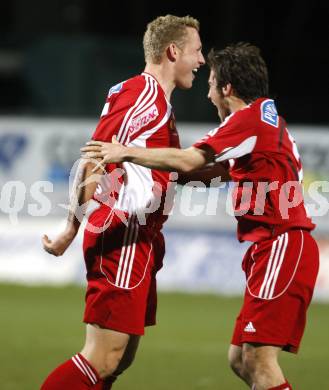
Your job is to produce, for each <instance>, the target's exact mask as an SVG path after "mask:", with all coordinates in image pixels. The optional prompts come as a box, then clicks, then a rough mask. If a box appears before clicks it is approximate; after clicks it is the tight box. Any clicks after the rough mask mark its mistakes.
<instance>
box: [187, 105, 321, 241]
mask: <svg viewBox="0 0 329 390" xmlns="http://www.w3.org/2000/svg"><path fill="white" fill-rule="evenodd" d="M203 145H208V146H210V147H211V148H212V149H213V151H214V152H215V161H217V162H224V161H225V163H224V164H226V165H227V168H228V169H229V172H230V175H231V177H232V179H233V181H234V182H235V188H234V191H233V207H234V212H235V216H236V218H237V220H238V239H239V240H240V241H245V240H247V241H253V242H257V241H259V240H262V239H265V238H270V237H273V236H276V235H278V234H281V233H283V232H285V231H287V230H289V229H292V228H302V229H307V230H312V229H314V227H315V225H314V224H313V223H312V221H311V219H310V218H309V217H308V216H307V214H306V210H305V207H304V201H303V196H302V187H301V183H302V175H303V174H302V165H301V161H300V157H299V154H298V150H297V146H296V143H295V141H294V139H293V138H292V136H291V135H290V134H289V132H288V129H287V128H286V124H285V121H284V119H283V118H281V117H280V116H279V115H278V113H277V110H276V107H275V104H274V101H273V100H271V99H267V98H260V99H257V100H256V101H255V102H253V103H252V104H250V105H248V106H247V107H245V108H243V109H241V110H239V111H237V112H235V113H233V114H231V115H230V116H228V117H227V118H226V119H225V121H224V122H223V123H222V124H221V125H220V126H219V127H218V128H216V129H214V130H213V131H211V132H210V133H209V134H208V135H207V136H206V137H204V138H203V139H202V140H200V141H199V142H197V143H196V144H195V145H194V146H195V147H199V148H200V147H202V146H203Z"/></svg>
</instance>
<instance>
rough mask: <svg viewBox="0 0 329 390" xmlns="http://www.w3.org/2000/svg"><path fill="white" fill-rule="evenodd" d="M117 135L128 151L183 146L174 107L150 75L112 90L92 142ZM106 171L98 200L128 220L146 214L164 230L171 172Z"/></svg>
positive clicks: (135, 167) (112, 167) (142, 169)
mask: <svg viewBox="0 0 329 390" xmlns="http://www.w3.org/2000/svg"><path fill="white" fill-rule="evenodd" d="M113 135H116V136H117V140H118V141H119V142H120V143H122V144H123V145H126V146H128V147H130V146H138V147H144V148H147V147H151V148H161V147H175V148H179V147H180V143H179V137H178V133H177V130H176V125H175V118H174V114H173V112H172V107H171V105H170V103H169V102H168V100H167V99H166V96H165V93H164V91H163V89H162V88H161V86H160V84H159V83H158V82H157V80H156V79H155V78H154V77H152V76H151V75H150V74H147V73H142V74H141V75H138V76H135V77H133V78H131V79H129V80H127V81H123V82H121V83H119V84H117V85H115V86H114V87H112V88H111V89H110V91H109V94H108V96H107V99H106V103H105V106H104V109H103V112H102V114H101V119H100V121H99V124H98V126H97V128H96V131H95V133H94V135H93V137H92V139H94V140H98V141H105V142H111V140H112V136H113ZM116 168H121V170H120V169H119V170H117V169H116ZM106 171H107V172H108V173H109V175H105V176H104V178H103V180H102V183H101V184H100V185H99V186H98V188H97V189H96V192H95V195H94V198H95V199H96V200H97V201H99V202H102V203H107V204H108V205H109V206H110V207H112V208H114V209H117V210H121V211H124V212H127V213H128V214H129V215H132V214H135V213H137V214H139V215H143V213H144V214H145V213H146V214H147V215H148V221H150V220H152V221H153V223H156V224H157V225H158V226H162V224H163V222H164V221H165V220H166V219H167V216H165V215H164V213H163V209H164V203H165V194H166V191H167V189H168V186H169V185H170V183H169V182H170V180H169V173H168V172H163V171H158V170H154V169H149V168H145V167H142V166H139V165H135V164H132V163H129V162H124V163H122V164H108V165H107V167H106ZM167 207H168V205H167V204H166V211H168V210H167ZM167 214H168V213H167Z"/></svg>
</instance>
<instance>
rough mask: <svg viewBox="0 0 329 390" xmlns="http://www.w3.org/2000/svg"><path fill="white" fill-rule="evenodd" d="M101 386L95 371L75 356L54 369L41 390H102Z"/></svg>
mask: <svg viewBox="0 0 329 390" xmlns="http://www.w3.org/2000/svg"><path fill="white" fill-rule="evenodd" d="M102 384H103V381H102V380H101V379H100V378H99V376H98V373H97V371H96V370H95V369H94V368H93V367H92V366H91V365H90V363H89V362H88V361H87V360H86V359H85V358H84V357H83V356H82V355H80V354H77V355H74V356H73V357H72V358H71V359H70V360H68V361H66V362H65V363H63V364H62V365H60V366H59V367H57V368H55V370H54V371H53V372H52V373H51V374H50V375H49V376H48V378H47V379H46V380H45V382H44V383H43V385H42V386H41V390H72V389H74V390H87V389H102ZM95 385H96V386H95Z"/></svg>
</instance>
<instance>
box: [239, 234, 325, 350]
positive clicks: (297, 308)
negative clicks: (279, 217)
mask: <svg viewBox="0 0 329 390" xmlns="http://www.w3.org/2000/svg"><path fill="white" fill-rule="evenodd" d="M242 268H243V270H244V271H245V274H246V279H247V286H246V291H245V296H244V303H243V306H242V309H241V311H240V314H239V316H238V317H237V320H236V324H235V329H234V333H233V337H232V344H234V345H238V346H241V345H242V344H243V343H260V344H264V345H276V346H281V347H282V348H283V349H284V350H287V351H290V352H297V350H298V347H299V344H300V341H301V339H302V336H303V333H304V328H305V324H306V311H307V308H308V306H309V304H310V302H311V299H312V295H313V290H314V285H315V281H316V277H317V274H318V269H319V250H318V246H317V244H316V242H315V241H314V239H313V237H312V236H311V234H310V233H309V232H308V231H305V230H290V231H288V232H286V233H283V234H281V235H279V236H277V237H275V238H273V239H268V240H264V241H261V242H258V243H255V244H253V245H252V246H251V247H250V248H249V249H248V251H247V253H246V255H245V257H244V259H243V263H242Z"/></svg>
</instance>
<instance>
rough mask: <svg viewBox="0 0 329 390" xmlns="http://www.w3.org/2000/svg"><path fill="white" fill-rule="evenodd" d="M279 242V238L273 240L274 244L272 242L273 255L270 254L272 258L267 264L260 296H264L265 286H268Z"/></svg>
mask: <svg viewBox="0 0 329 390" xmlns="http://www.w3.org/2000/svg"><path fill="white" fill-rule="evenodd" d="M277 243H278V239H276V240H275V241H274V242H273V244H272V250H271V255H270V259H269V261H268V264H267V268H266V273H265V277H264V281H263V284H262V286H261V288H260V290H259V297H260V298H262V297H263V291H264V288H265V286H266V282H267V279H268V276H269V273H270V270H271V267H272V260H273V257H274V254H275V251H276V246H277Z"/></svg>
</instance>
